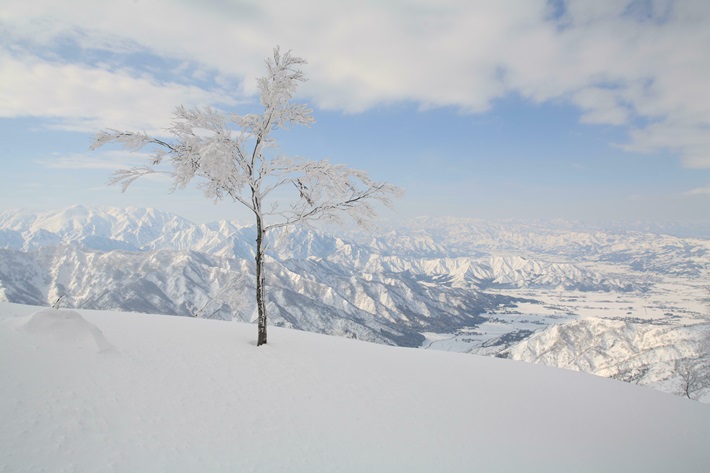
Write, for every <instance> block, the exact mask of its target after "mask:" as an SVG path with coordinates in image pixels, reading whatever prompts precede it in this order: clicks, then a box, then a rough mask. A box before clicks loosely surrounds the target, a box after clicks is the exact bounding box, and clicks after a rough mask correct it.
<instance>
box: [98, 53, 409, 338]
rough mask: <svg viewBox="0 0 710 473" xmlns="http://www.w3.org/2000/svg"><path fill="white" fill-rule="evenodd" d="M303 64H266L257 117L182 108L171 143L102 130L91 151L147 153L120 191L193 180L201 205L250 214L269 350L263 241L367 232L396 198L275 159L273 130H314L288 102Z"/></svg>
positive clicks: (307, 114) (304, 164)
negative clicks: (209, 202)
mask: <svg viewBox="0 0 710 473" xmlns="http://www.w3.org/2000/svg"><path fill="white" fill-rule="evenodd" d="M304 64H306V61H305V60H303V59H302V58H299V57H296V56H293V55H292V54H291V52H290V51H288V52H286V53H282V52H281V50H280V49H279V48H278V47H277V48H275V49H274V51H273V55H272V57H270V58H268V59H267V60H266V70H267V74H266V75H265V76H263V77H261V78H259V79H258V87H259V91H260V99H261V105H262V107H263V112H262V113H258V114H257V113H251V114H247V115H238V114H235V113H225V112H223V111H220V110H216V109H212V108H211V107H202V108H193V109H187V108H185V107H183V106H179V107H177V108H176V109H175V110H174V111H173V114H172V123H171V125H170V127H168V128H167V129H166V134H167V136H170V139H162V138H158V137H154V136H150V135H148V134H146V133H145V132H131V131H118V130H105V131H101V132H99V133H97V135H96V136H95V137H94V140H93V142H92V144H91V149H97V148H99V147H101V146H105V145H108V144H114V145H118V146H120V147H122V148H123V149H125V150H126V151H128V152H137V151H140V150H143V149H146V148H147V149H149V150H150V151H152V154H151V155H150V158H149V162H148V163H147V164H146V165H145V166H142V167H134V168H132V169H125V170H121V171H118V172H116V173H115V174H114V175H113V177H112V178H111V180H110V182H109V183H110V184H121V185H122V187H123V190H124V191H125V190H126V189H127V188H128V187H129V186H130V185H131V184H132V183H133V182H135V180H136V179H138V178H140V177H143V176H146V175H148V174H153V173H158V172H163V173H167V174H169V175H170V176H171V178H172V190H175V189H183V188H185V187H186V186H187V185H189V184H190V183H191V182H193V180H194V181H195V182H196V184H197V187H198V188H199V189H201V190H202V192H203V193H204V195H205V196H206V197H208V198H210V199H213V200H221V199H231V200H232V201H233V202H237V203H240V204H242V205H244V206H245V207H246V208H248V209H249V210H251V211H252V212H253V213H254V217H255V221H256V228H257V240H256V252H255V253H256V258H255V260H256V279H257V281H256V301H257V308H258V313H259V317H258V323H259V340H258V342H257V344H258V345H261V344H263V343H266V301H265V297H264V294H265V292H264V286H265V277H264V273H263V271H264V264H263V262H264V253H265V250H266V243H265V239H264V236H265V233H266V232H267V231H268V230H271V229H274V228H278V227H284V226H289V225H294V224H299V223H308V222H309V221H312V220H327V221H329V222H340V221H341V220H342V218H343V217H350V218H351V219H352V220H353V221H355V222H356V223H358V224H360V225H366V224H367V222H368V221H370V220H371V219H372V218H373V217H374V215H375V204H376V203H382V204H385V205H389V204H390V200H391V198H392V197H394V196H397V195H399V194H400V193H401V191H400V189H398V188H397V187H395V186H393V185H391V184H387V183H383V182H375V181H373V180H371V179H370V177H369V176H368V175H367V173H365V172H364V171H359V170H354V169H349V168H347V167H346V166H344V165H341V164H331V163H330V162H328V161H307V160H303V159H296V158H290V157H288V156H284V155H278V154H277V153H276V151H277V150H278V147H277V143H276V140H275V139H274V137H273V136H272V132H273V131H274V130H277V129H286V128H289V127H291V126H296V125H304V126H310V125H311V124H312V123H314V119H313V117H312V115H311V114H312V110H311V109H310V108H309V107H308V106H307V105H306V104H303V103H294V102H293V97H294V94H295V92H296V89H297V87H298V84H299V83H300V82H303V81H305V80H306V79H305V76H304V74H303V71H302V70H301V66H302V65H304ZM277 190H283V191H285V194H286V195H289V194H290V195H291V196H293V199H291V200H289V199H286V200H287V202H288V203H287V204H285V205H284V206H280V205H279V204H280V202H279V198H283V195H284V194H283V193H279V192H276V191H277ZM267 200H270V201H268V202H267ZM264 209H269V210H264Z"/></svg>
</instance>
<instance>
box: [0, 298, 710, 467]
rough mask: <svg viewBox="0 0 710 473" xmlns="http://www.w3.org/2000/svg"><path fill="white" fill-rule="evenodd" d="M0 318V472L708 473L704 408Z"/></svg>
mask: <svg viewBox="0 0 710 473" xmlns="http://www.w3.org/2000/svg"><path fill="white" fill-rule="evenodd" d="M255 334H256V328H255V327H254V326H253V325H248V324H241V323H228V322H221V321H210V320H199V319H189V318H182V317H169V316H148V315H142V314H133V313H117V312H95V311H87V310H79V311H76V312H74V311H63V310H62V311H55V310H48V309H41V310H39V311H38V308H36V307H31V306H22V305H15V304H7V303H2V304H0V380H2V384H1V385H0V392H1V394H2V395H1V396H0V419H2V423H1V424H0V471H1V472H40V471H41V472H45V471H51V472H97V473H98V472H161V471H164V472H196V471H199V472H257V471H258V472H301V471H303V472H319V471H323V472H326V471H327V472H349V471H352V472H379V471H382V472H392V471H408V472H419V471H421V472H425V471H427V472H428V471H485V472H512V471H526V472H557V471H559V472H572V471H574V472H599V471H604V472H616V471H618V472H625V473H629V472H655V471H658V472H661V471H706V470H707V467H708V465H710V450H708V449H707V439H708V438H710V408H709V406H707V405H704V404H700V403H697V402H692V401H688V400H684V399H682V398H679V397H675V396H671V395H668V394H663V393H660V392H656V391H652V390H649V389H644V388H640V387H638V386H633V385H630V384H627V383H622V382H618V381H614V380H610V379H604V378H599V377H596V376H592V375H588V374H584V373H579V372H571V371H566V370H561V369H556V368H551V367H547V366H542V365H532V364H527V363H520V362H515V361H511V360H502V359H496V358H489V357H478V356H471V355H463V354H455V353H446V352H439V351H429V350H416V349H407V348H394V347H388V346H382V345H375V344H369V343H365V342H359V341H354V340H347V339H342V338H336V337H328V336H324V335H316V334H310V333H304V332H298V331H293V330H286V329H278V328H271V331H270V341H269V345H267V346H264V347H259V348H257V347H256V346H255V343H254V341H255Z"/></svg>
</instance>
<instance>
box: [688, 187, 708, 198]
mask: <svg viewBox="0 0 710 473" xmlns="http://www.w3.org/2000/svg"><path fill="white" fill-rule="evenodd" d="M685 195H687V196H697V195H710V186H708V187H697V188H695V189H691V190H689V191H688V192H686V193H685Z"/></svg>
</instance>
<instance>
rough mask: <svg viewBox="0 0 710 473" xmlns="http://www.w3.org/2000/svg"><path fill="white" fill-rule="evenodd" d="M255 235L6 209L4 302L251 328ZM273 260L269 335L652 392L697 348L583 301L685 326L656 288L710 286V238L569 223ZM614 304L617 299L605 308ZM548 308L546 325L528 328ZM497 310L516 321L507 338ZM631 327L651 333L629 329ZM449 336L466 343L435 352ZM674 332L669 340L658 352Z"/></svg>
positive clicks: (318, 238) (414, 232)
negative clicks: (322, 338)
mask: <svg viewBox="0 0 710 473" xmlns="http://www.w3.org/2000/svg"><path fill="white" fill-rule="evenodd" d="M254 239H255V232H254V229H253V228H252V227H244V226H240V225H237V224H235V223H233V222H228V221H222V222H215V223H211V224H206V225H195V224H193V223H191V222H189V221H187V220H185V219H182V218H180V217H178V216H176V215H172V214H168V213H164V212H160V211H157V210H153V209H136V208H129V209H110V208H109V209H89V208H85V207H81V206H75V207H71V208H69V209H65V210H63V211H57V212H40V213H37V212H27V211H24V212H23V211H4V212H2V213H0V248H1V249H0V300H4V301H9V302H16V303H25V304H35V305H51V304H53V303H54V302H55V301H57V300H58V299H59V298H61V304H62V305H63V306H64V307H74V308H85V309H103V310H123V311H137V312H147V313H163V314H174V315H182V316H195V315H197V316H200V317H206V318H216V319H227V320H229V319H235V320H238V321H253V320H254V319H255V315H256V314H255V306H254V303H253V302H252V301H253V292H254V283H253V271H254V265H253V242H254ZM268 255H269V256H268V260H267V269H268V279H267V285H268V307H269V311H270V315H269V316H270V322H271V323H272V324H274V325H277V326H283V327H291V328H298V329H302V330H308V331H313V332H319V333H327V334H334V335H340V336H346V337H351V338H358V339H362V340H368V341H373V342H378V343H385V344H394V345H403V346H420V345H423V344H424V345H426V346H431V347H433V348H440V347H443V346H447V347H449V348H447V349H457V350H460V351H473V352H477V353H486V354H498V355H499V356H508V357H510V358H515V359H525V360H527V361H537V362H544V363H547V364H552V365H555V366H563V367H568V368H572V369H580V370H585V371H590V372H595V373H598V374H602V375H605V376H611V377H618V378H624V379H627V380H632V381H635V382H641V383H646V384H652V385H659V383H660V384H663V382H664V381H663V379H665V380H666V381H668V380H669V379H670V378H672V375H673V373H672V372H671V371H672V370H671V369H670V368H669V366H670V365H671V362H670V360H672V359H674V357H678V356H681V354H682V353H681V352H682V351H683V350H682V349H680V348H679V345H678V343H680V344H682V343H685V342H683V340H687V339H690V338H692V337H694V336H695V335H694V334H693V333H692V332H693V329H682V327H681V328H680V329H679V326H680V325H682V320H680V319H678V320H676V319H672V320H671V319H669V320H671V322H673V323H674V324H676V325H672V326H669V327H667V329H668V330H669V331H671V333H672V334H673V335H672V336H670V335H667V334H664V333H665V332H663V333H662V331H654V330H655V329H658V326H655V325H654V326H649V325H646V322H650V321H652V320H651V319H653V317H651V319H649V320H642V321H641V322H639V321H638V320H636V321H635V322H633V321H631V320H626V321H621V322H618V323H623V324H626V325H624V326H623V327H622V328H623V330H622V328H619V327H616V325H614V324H616V323H617V322H613V323H612V322H611V321H609V320H607V319H608V318H609V317H607V315H609V314H600V313H597V310H596V309H590V307H592V308H593V307H595V306H594V305H593V304H591V303H587V302H584V301H586V300H587V299H589V300H592V299H594V297H592V296H594V295H595V294H608V296H605V298H604V301H602V302H603V304H602V305H604V304H606V306H604V307H602V308H601V309H603V310H607V309H609V308H610V307H611V308H612V309H613V312H612V315H614V316H615V317H616V318H617V319H618V318H624V317H626V316H627V315H626V314H632V313H633V315H634V317H637V318H638V314H639V311H640V310H641V309H643V313H644V316H645V315H646V314H648V313H649V311H650V313H655V312H654V310H655V311H656V312H658V311H661V313H662V314H666V313H669V311H670V312H674V311H675V312H679V311H680V312H681V313H683V314H684V315H683V317H686V318H687V317H690V319H692V318H693V317H697V316H699V315H700V312H699V311H698V309H697V308H695V307H693V306H692V305H688V304H686V305H684V306H683V307H680V308H679V307H676V306H673V304H674V303H675V302H672V301H671V302H668V303H666V302H663V301H655V300H653V297H655V295H656V294H657V292H658V288H659V287H661V285H662V284H666V286H668V287H670V288H671V289H670V290H669V291H670V292H674V291H675V290H676V289H675V288H676V287H679V286H678V285H677V284H684V285H685V286H683V287H685V288H690V289H688V291H686V292H687V294H686V293H683V295H682V297H683V298H685V299H684V300H686V299H688V298H690V297H693V294H696V293H697V291H696V292H693V291H694V290H695V289H693V287H700V285H701V284H702V281H704V280H706V278H707V277H708V275H710V241H708V240H703V239H698V238H680V237H675V236H669V235H662V234H653V233H642V232H638V231H627V232H620V231H604V230H600V229H593V230H587V229H584V228H583V227H579V226H577V225H574V224H571V223H568V222H558V223H556V224H554V225H549V224H547V225H543V224H540V223H520V222H482V221H477V220H470V219H446V218H419V219H414V220H412V221H409V222H408V223H406V224H405V225H400V226H397V227H393V228H391V229H384V231H383V232H379V233H373V234H365V233H362V232H354V231H351V232H344V233H342V234H340V235H339V236H334V235H331V234H328V233H324V232H322V231H317V230H313V229H302V228H292V229H289V230H288V231H283V232H281V233H276V234H273V235H271V236H270V239H269V242H268ZM679 281H680V283H678V282H679ZM671 283H672V284H671ZM669 284H670V286H669ZM693 285H695V286H693ZM664 287H665V286H664ZM688 294H690V295H688ZM595 297H596V296H595ZM565 298H566V299H565ZM590 298H591V299H590ZM615 298H616V299H618V300H619V301H622V300H623V301H624V302H623V304H622V303H621V302H620V303H619V304H617V305H618V307H616V306H614V304H612V302H613V300H614V299H615ZM679 298H680V296H679V297H678V298H677V299H679ZM552 299H554V301H552V302H551V300H552ZM565 300H567V301H572V300H574V301H578V302H575V303H574V304H571V303H567V305H566V306H564V301H565ZM600 303H601V302H600ZM521 304H522V305H525V307H526V309H521V308H520V307H519V306H521ZM536 304H537V305H536ZM641 304H642V305H643V307H640V305H641ZM668 304H670V305H668ZM563 306H564V307H563ZM656 308H657V309H656ZM523 310H525V311H527V312H523ZM531 310H532V312H530V311H531ZM541 311H542V312H545V313H547V314H548V316H544V317H543V316H536V317H538V318H537V319H535V321H532V322H531V320H532V319H530V314H536V313H538V312H539V313H542V312H541ZM583 313H584V314H585V315H584V317H587V316H591V317H593V318H595V319H598V321H597V322H595V329H594V330H592V329H591V328H590V325H589V324H592V322H591V321H586V322H585V321H584V320H578V321H577V319H578V318H579V317H580V314H583ZM500 314H513V315H511V317H512V319H511V320H508V321H506V324H508V325H507V326H505V327H503V326H502V325H501V324H500V323H499V322H500V321H501V320H502V319H501V317H502V316H501V315H500ZM515 314H520V316H519V317H517V319H519V320H513V319H515V317H516V315H515ZM538 315H539V314H538ZM599 315H604V317H599ZM628 317H631V315H628ZM561 318H562V319H561ZM568 319H569V320H570V322H571V323H570V324H569V325H559V323H560V322H563V321H565V320H568ZM690 319H688V320H690ZM686 322H687V320H686ZM496 324H497V325H496ZM491 327H493V329H492V330H490V331H489V330H488V329H489V328H491ZM501 327H503V328H502V329H501ZM483 328H485V330H483ZM671 329H672V330H671ZM676 329H678V330H676ZM634 330H637V331H641V332H643V333H644V334H645V335H644V336H631V335H628V334H627V333H626V332H628V331H634ZM674 330H675V331H674ZM432 334H441V335H437V336H433V335H432ZM445 334H451V336H452V337H456V336H458V338H457V339H470V340H472V341H473V342H472V343H473V345H471V343H469V344H468V345H465V344H464V345H462V348H461V347H459V348H457V347H454V345H452V344H448V345H446V344H442V343H434V344H432V343H431V341H432V340H434V339H436V337H445ZM457 334H459V335H457ZM573 334H576V335H574V336H573ZM669 336H670V337H671V338H672V339H673V340H676V342H677V343H675V342H674V343H670V342H668V343H666V342H664V340H667V339H668V337H669ZM432 337H433V338H432ZM605 337H606V338H608V339H614V338H615V337H619V338H620V340H624V342H623V343H621V342H617V344H616V345H615V347H616V348H615V351H612V352H605V351H604V350H598V351H599V353H598V357H597V358H594V359H593V360H592V361H589V359H588V358H575V356H576V355H575V354H578V353H581V352H582V351H584V350H585V348H584V347H589V346H591V345H590V344H593V343H596V341H597V340H598V339H599V338H605ZM673 337H675V338H673ZM471 346H474V347H475V348H474V349H472V348H471ZM543 347H546V348H543ZM560 347H565V348H564V349H562V348H560ZM686 351H687V350H686ZM611 353H613V355H611ZM642 353H643V354H644V355H643V356H640V354H642ZM652 353H655V354H652ZM659 353H660V354H659ZM587 355H589V354H588V353H587ZM603 355H607V358H606V359H602V358H603ZM599 357H601V358H599ZM644 357H645V358H644ZM570 359H576V360H577V361H575V362H574V363H573V362H570V361H569V360H570ZM627 359H629V360H631V359H633V360H635V361H633V362H630V361H629V362H628V363H627V362H626V361H625V360H627ZM641 359H645V360H646V361H644V362H643V363H642V362H640V361H639V360H641ZM614 362H615V363H616V364H614ZM585 363H586V364H585ZM612 365H613V368H612V367H611V366H612ZM655 365H657V366H655ZM649 373H655V374H653V375H650V374H649ZM664 377H665V378H664Z"/></svg>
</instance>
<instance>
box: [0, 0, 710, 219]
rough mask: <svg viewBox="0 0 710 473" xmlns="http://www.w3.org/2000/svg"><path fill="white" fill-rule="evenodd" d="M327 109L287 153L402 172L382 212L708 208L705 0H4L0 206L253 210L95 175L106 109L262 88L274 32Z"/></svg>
mask: <svg viewBox="0 0 710 473" xmlns="http://www.w3.org/2000/svg"><path fill="white" fill-rule="evenodd" d="M277 44H278V45H280V46H281V47H282V48H284V49H291V50H293V53H294V54H295V55H297V56H301V57H303V58H305V59H306V60H308V62H309V64H308V65H307V66H305V72H306V74H307V76H308V78H309V81H308V82H307V83H305V84H304V85H303V86H302V87H301V89H300V91H299V97H298V98H299V100H301V101H306V102H308V103H309V104H310V105H311V106H312V107H313V108H314V116H315V118H316V124H315V125H314V126H313V127H311V128H303V129H294V130H290V131H288V132H285V133H282V134H280V135H279V138H280V139H281V145H282V150H283V151H284V152H287V153H289V154H294V155H299V156H303V157H307V158H312V159H324V158H328V159H330V160H331V161H333V162H341V163H345V164H347V165H349V166H352V167H356V168H360V169H364V170H367V171H368V172H369V173H370V175H371V176H372V177H373V178H375V179H377V180H387V181H390V182H392V183H394V184H397V185H399V186H401V187H403V188H405V190H406V194H405V195H404V197H403V198H401V199H399V200H398V201H397V202H396V205H395V208H396V213H394V214H390V213H388V214H387V217H388V218H390V217H404V218H406V217H412V216H417V215H453V216H470V217H480V218H487V219H495V218H544V219H550V218H565V219H577V220H585V221H605V220H629V221H637V220H651V221H654V220H655V221H674V220H687V221H704V222H707V221H708V220H710V133H709V131H710V94H709V93H708V92H707V78H708V77H710V54H708V52H707V51H710V2H707V1H705V0H697V1H695V0H678V1H672V0H632V1H629V0H626V1H623V0H568V1H554V2H553V1H544V0H501V1H498V2H489V1H475V0H462V1H448V0H444V1H442V0H380V1H372V2H370V1H367V2H346V1H329V2H325V1H322V0H303V1H301V2H286V1H268V0H267V1H259V2H252V1H234V0H202V1H189V0H173V1H165V0H163V1H160V0H152V1H148V0H132V1H131V0H128V1H120V0H114V1H111V2H104V1H95V2H85V1H81V0H76V1H75V0H63V1H62V2H55V1H42V0H37V1H33V2H26V1H15V0H5V1H3V3H2V5H1V6H0V160H2V164H3V173H2V174H1V175H0V188H2V192H0V209H8V208H31V209H56V208H61V207H66V206H69V205H72V204H83V205H89V206H92V205H110V206H120V207H124V206H150V207H155V208H158V209H162V210H168V211H172V212H175V213H178V214H180V215H182V216H185V217H187V218H189V219H191V220H193V221H196V222H205V221H210V220H217V219H222V218H237V219H242V220H245V221H247V220H246V219H247V218H248V215H247V214H245V213H244V212H243V211H242V210H240V209H238V207H237V206H236V205H234V204H231V203H223V204H219V205H214V204H213V203H212V202H210V201H207V200H205V199H204V198H203V197H202V196H201V194H200V193H199V192H198V191H196V190H185V191H179V192H176V193H174V194H169V192H168V190H169V182H168V181H161V180H146V181H145V182H139V183H137V185H135V186H134V187H132V188H131V189H129V191H128V192H127V193H125V194H121V193H120V189H119V188H113V187H107V186H106V185H105V183H106V181H107V179H108V178H109V176H110V174H111V172H112V171H114V170H116V169H120V168H122V167H129V166H133V165H136V164H140V163H141V161H140V157H138V156H130V155H127V154H126V153H120V152H117V151H116V150H111V149H103V148H102V149H100V150H98V151H93V152H92V151H89V150H88V145H89V142H90V139H91V136H92V135H93V134H94V133H95V132H97V131H99V130H101V129H104V128H116V129H127V130H146V131H148V132H150V133H158V134H159V133H161V130H162V129H163V128H164V127H166V126H167V125H168V124H169V121H170V112H171V110H172V109H173V108H174V107H175V106H177V105H180V104H183V105H185V106H188V107H192V106H202V105H212V106H214V107H218V108H222V109H225V110H231V111H236V112H238V113H239V112H244V111H251V110H254V107H255V106H256V105H257V104H258V97H257V96H256V95H255V94H256V86H255V78H256V77H258V76H259V75H261V74H262V73H263V60H264V59H265V58H266V57H267V56H269V55H270V54H271V50H272V48H273V47H274V46H275V45H277Z"/></svg>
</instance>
